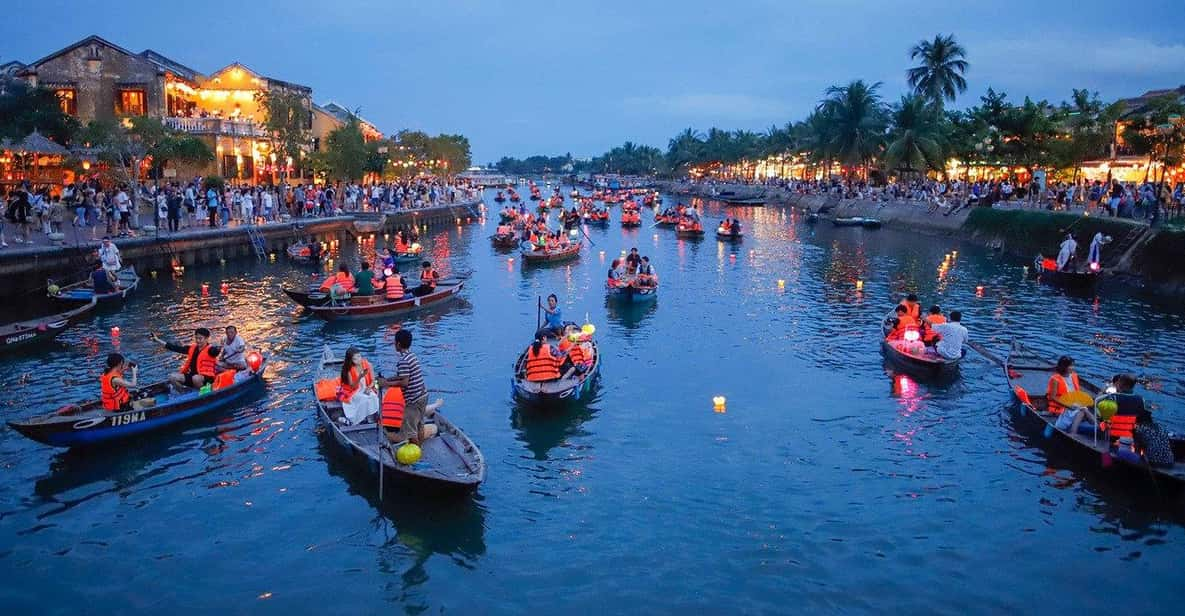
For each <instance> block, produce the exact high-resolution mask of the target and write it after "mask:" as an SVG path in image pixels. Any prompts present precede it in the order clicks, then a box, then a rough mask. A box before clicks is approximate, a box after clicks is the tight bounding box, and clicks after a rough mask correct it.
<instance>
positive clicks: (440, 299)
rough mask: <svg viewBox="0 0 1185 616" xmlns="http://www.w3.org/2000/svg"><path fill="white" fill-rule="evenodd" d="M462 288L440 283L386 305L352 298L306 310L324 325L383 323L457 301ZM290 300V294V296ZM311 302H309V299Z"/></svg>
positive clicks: (459, 283) (457, 282)
mask: <svg viewBox="0 0 1185 616" xmlns="http://www.w3.org/2000/svg"><path fill="white" fill-rule="evenodd" d="M464 286H465V281H464V280H462V279H459V278H453V279H446V280H441V281H440V282H438V283H437V284H436V288H435V289H434V290H433V291H432V292H431V293H428V294H427V295H421V296H415V295H411V294H404V296H403V298H401V299H398V300H395V301H388V300H387V298H386V297H383V296H382V295H354V296H351V297H349V298H342V299H338V300H333V299H330V298H329V297H328V295H329V294H327V293H326V294H324V295H325V296H326V298H325V301H322V302H321V303H319V304H309V305H307V306H305V307H306V308H307V309H308V310H309V311H310V312H312V313H313V314H315V315H317V316H318V317H321V318H322V319H325V320H326V321H361V320H363V319H384V318H390V317H397V316H403V315H405V314H410V313H412V312H418V311H420V310H424V309H427V308H434V307H437V306H441V305H443V304H446V303H448V302H450V301H452V300H454V299H456V298H457V297H458V296H459V294H460V293H461V289H462V288H463V287H464ZM289 296H290V297H291V294H289ZM310 299H312V298H311V297H310Z"/></svg>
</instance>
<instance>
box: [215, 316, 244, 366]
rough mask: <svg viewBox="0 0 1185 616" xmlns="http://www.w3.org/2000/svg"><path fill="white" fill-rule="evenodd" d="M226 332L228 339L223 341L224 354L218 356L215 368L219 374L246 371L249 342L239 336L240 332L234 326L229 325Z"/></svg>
mask: <svg viewBox="0 0 1185 616" xmlns="http://www.w3.org/2000/svg"><path fill="white" fill-rule="evenodd" d="M225 332H226V337H225V338H223V340H222V352H221V353H219V354H218V364H217V366H216V367H215V368H216V369H217V371H218V372H222V371H223V370H246V369H247V358H246V356H245V353H246V351H247V342H246V341H245V340H243V337H242V336H240V335H239V330H238V328H236V327H235V326H234V325H227V326H226V330H225Z"/></svg>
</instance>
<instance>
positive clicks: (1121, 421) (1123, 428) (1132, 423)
mask: <svg viewBox="0 0 1185 616" xmlns="http://www.w3.org/2000/svg"><path fill="white" fill-rule="evenodd" d="M1135 429H1136V416H1135V415H1119V414H1116V415H1113V416H1112V417H1111V419H1108V420H1107V430H1109V431H1110V432H1111V438H1123V437H1127V438H1131V436H1132V432H1133V431H1134V430H1135Z"/></svg>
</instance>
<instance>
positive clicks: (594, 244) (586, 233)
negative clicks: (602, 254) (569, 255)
mask: <svg viewBox="0 0 1185 616" xmlns="http://www.w3.org/2000/svg"><path fill="white" fill-rule="evenodd" d="M579 226H580V232H581V233H583V234H584V239H586V240H588V244H589V246H596V245H597V243H596V242H594V241H592V238H591V237H589V236H588V231H585V230H584V225H579Z"/></svg>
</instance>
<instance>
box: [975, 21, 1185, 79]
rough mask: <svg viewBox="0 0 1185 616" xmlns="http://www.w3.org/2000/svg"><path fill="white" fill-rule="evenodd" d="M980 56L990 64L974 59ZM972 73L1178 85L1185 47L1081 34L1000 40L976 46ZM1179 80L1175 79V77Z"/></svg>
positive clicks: (1182, 69)
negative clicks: (1068, 75) (1147, 79)
mask: <svg viewBox="0 0 1185 616" xmlns="http://www.w3.org/2000/svg"><path fill="white" fill-rule="evenodd" d="M976 58H986V60H981V61H977V62H976V61H975V59H976ZM972 60H973V62H972V65H971V70H972V71H974V72H976V73H979V72H980V71H981V70H982V71H984V72H986V73H989V74H992V75H1002V76H1003V75H1009V74H1013V75H1015V74H1016V73H1021V74H1024V75H1032V76H1039V77H1041V78H1042V79H1049V78H1056V76H1057V74H1058V73H1063V74H1064V73H1072V74H1075V75H1089V76H1095V77H1098V76H1121V77H1125V78H1133V77H1135V78H1140V77H1156V78H1158V79H1160V80H1163V81H1164V82H1165V85H1166V86H1169V85H1179V84H1178V83H1177V81H1174V79H1178V80H1179V76H1180V75H1181V74H1182V73H1185V44H1181V43H1166V44H1160V43H1156V42H1153V41H1147V40H1143V39H1137V38H1130V37H1120V38H1115V39H1108V38H1105V37H1097V38H1096V37H1083V36H1082V35H1081V33H1073V34H1068V35H1056V34H1055V35H1051V36H1048V37H1044V38H1039V39H1024V40H1018V39H1000V40H996V41H992V42H989V43H986V44H979V45H976V46H975V48H974V56H973V57H972ZM1174 75H1175V76H1177V77H1174Z"/></svg>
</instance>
